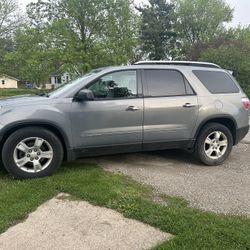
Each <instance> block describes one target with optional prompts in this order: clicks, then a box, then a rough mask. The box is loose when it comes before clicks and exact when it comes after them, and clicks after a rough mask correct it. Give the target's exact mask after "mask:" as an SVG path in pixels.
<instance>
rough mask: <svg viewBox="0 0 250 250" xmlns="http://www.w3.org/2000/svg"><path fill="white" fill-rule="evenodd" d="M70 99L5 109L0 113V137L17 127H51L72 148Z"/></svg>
mask: <svg viewBox="0 0 250 250" xmlns="http://www.w3.org/2000/svg"><path fill="white" fill-rule="evenodd" d="M71 104H72V99H71V98H64V99H60V101H58V100H56V99H55V100H48V103H46V104H45V103H44V102H43V103H39V104H33V105H31V104H30V105H22V106H12V107H5V108H3V109H2V112H1V111H0V124H1V125H0V135H1V136H3V135H4V134H5V133H6V132H7V131H9V129H12V128H16V127H18V126H26V125H27V126H29V125H32V124H34V125H38V126H39V125H51V126H53V127H55V128H57V129H58V130H59V132H60V133H61V134H63V137H64V139H66V144H67V147H70V148H72V147H73V144H72V134H71V123H70V116H69V112H70V109H71Z"/></svg>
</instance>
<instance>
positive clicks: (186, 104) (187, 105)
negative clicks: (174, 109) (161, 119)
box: [182, 103, 195, 108]
mask: <svg viewBox="0 0 250 250" xmlns="http://www.w3.org/2000/svg"><path fill="white" fill-rule="evenodd" d="M182 107H183V108H193V107H195V104H191V103H185V104H184V105H183V106H182Z"/></svg>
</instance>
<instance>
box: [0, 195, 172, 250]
mask: <svg viewBox="0 0 250 250" xmlns="http://www.w3.org/2000/svg"><path fill="white" fill-rule="evenodd" d="M172 237H173V236H172V235H170V234H167V233H164V232H161V231H160V230H158V229H155V228H153V227H151V226H149V225H146V224H143V223H141V222H138V221H135V220H131V219H127V218H124V217H123V216H122V215H121V214H120V213H118V212H115V211H113V210H111V209H107V208H103V207H97V206H93V205H91V204H89V203H88V202H84V201H72V200H69V199H67V197H65V194H63V195H61V196H60V197H56V198H54V199H52V200H49V201H48V202H46V203H45V204H43V205H42V206H40V207H39V208H38V209H37V210H36V211H35V212H33V213H31V214H30V215H29V217H28V219H27V220H26V221H25V222H23V223H20V224H18V225H16V226H14V227H12V228H10V229H9V230H8V231H6V232H5V233H3V234H2V235H0V249H1V250H34V249H36V250H45V249H46V250H48V249H60V250H64V249H65V250H68V249H71V250H74V249H75V250H78V249H82V250H85V249H86V250H88V249H91V250H95V249H96V250H100V249H107V250H108V249H109V250H117V249H119V250H123V249H124V250H127V249H149V248H152V247H154V246H156V245H158V244H159V243H162V242H164V241H166V240H169V239H171V238H172Z"/></svg>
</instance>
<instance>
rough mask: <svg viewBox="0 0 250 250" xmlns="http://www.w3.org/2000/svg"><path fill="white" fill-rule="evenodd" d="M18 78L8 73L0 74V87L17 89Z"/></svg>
mask: <svg viewBox="0 0 250 250" xmlns="http://www.w3.org/2000/svg"><path fill="white" fill-rule="evenodd" d="M17 82H18V79H16V78H14V77H12V76H8V75H5V74H3V75H0V89H17V88H18V85H17Z"/></svg>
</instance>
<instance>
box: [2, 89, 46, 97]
mask: <svg viewBox="0 0 250 250" xmlns="http://www.w3.org/2000/svg"><path fill="white" fill-rule="evenodd" d="M43 92H48V90H40V89H0V98H1V97H8V96H16V95H26V94H39V93H43Z"/></svg>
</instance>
